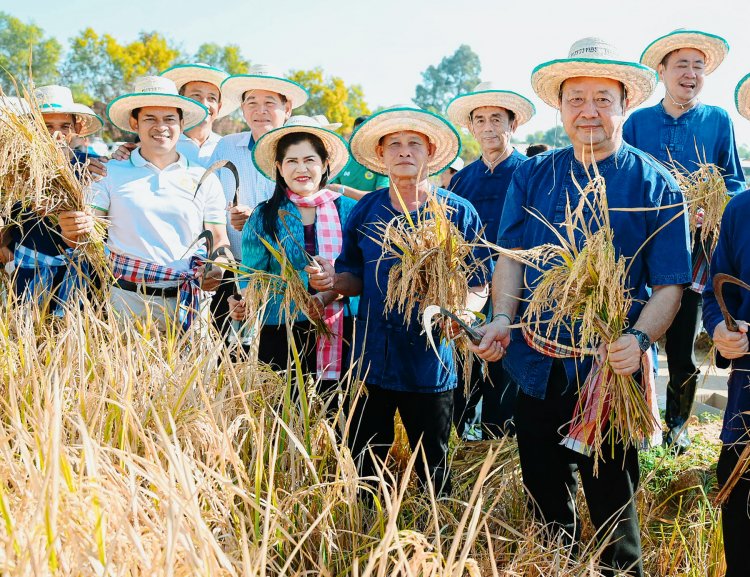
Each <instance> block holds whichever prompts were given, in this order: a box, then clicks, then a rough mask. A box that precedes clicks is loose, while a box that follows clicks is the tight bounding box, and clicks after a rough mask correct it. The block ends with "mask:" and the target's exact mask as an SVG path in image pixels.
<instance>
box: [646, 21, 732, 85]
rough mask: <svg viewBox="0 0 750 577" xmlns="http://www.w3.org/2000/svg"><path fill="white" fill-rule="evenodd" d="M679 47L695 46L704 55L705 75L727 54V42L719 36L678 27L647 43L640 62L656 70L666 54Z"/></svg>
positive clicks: (714, 68)
mask: <svg viewBox="0 0 750 577" xmlns="http://www.w3.org/2000/svg"><path fill="white" fill-rule="evenodd" d="M681 48H695V49H696V50H700V51H701V52H702V53H703V54H704V55H705V56H706V68H705V69H704V72H703V73H704V74H706V75H708V74H711V73H712V72H713V71H714V70H716V69H717V68H718V66H719V64H721V63H722V61H723V60H724V58H726V56H727V54H729V44H728V43H727V41H726V40H724V39H723V38H722V37H721V36H716V35H715V34H709V33H708V32H701V31H700V30H685V29H683V28H678V29H677V30H674V31H673V32H670V33H669V34H667V35H666V36H662V37H660V38H657V39H656V40H654V41H653V42H652V43H651V44H649V45H648V46H647V47H646V49H645V50H644V51H643V54H641V64H645V65H646V66H648V67H650V68H653V69H654V70H656V67H657V66H659V64H661V61H662V60H664V57H665V56H666V55H667V54H669V53H670V52H674V51H675V50H679V49H681Z"/></svg>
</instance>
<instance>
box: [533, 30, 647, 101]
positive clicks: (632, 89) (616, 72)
mask: <svg viewBox="0 0 750 577" xmlns="http://www.w3.org/2000/svg"><path fill="white" fill-rule="evenodd" d="M580 76H593V77H595V78H611V79H612V80H617V81H618V82H622V83H623V84H624V85H625V90H626V91H627V97H628V101H629V108H631V109H632V108H636V107H637V106H638V105H640V104H642V103H643V102H644V101H646V100H647V99H648V97H649V96H651V94H652V93H653V91H654V89H655V88H656V72H654V71H653V70H652V69H651V68H648V67H647V66H644V65H643V64H638V63H637V62H628V61H625V60H621V59H620V58H619V56H618V53H617V50H616V49H615V47H614V46H612V45H611V44H609V43H607V42H605V41H604V40H602V39H600V38H583V39H581V40H578V41H577V42H575V43H573V45H572V46H571V47H570V52H569V53H568V57H567V58H561V59H558V60H550V61H549V62H544V63H543V64H540V65H539V66H537V67H536V68H534V70H533V72H532V73H531V86H532V88H533V89H534V92H536V93H537V96H539V98H541V99H542V100H543V101H544V102H546V103H547V104H549V105H550V106H552V107H553V108H560V98H559V95H560V86H562V83H563V82H564V81H565V80H567V79H569V78H576V77H580Z"/></svg>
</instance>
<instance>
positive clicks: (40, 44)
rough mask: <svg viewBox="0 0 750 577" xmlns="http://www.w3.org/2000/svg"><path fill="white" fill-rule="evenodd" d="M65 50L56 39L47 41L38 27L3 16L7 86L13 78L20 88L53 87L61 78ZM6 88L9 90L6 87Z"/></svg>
mask: <svg viewBox="0 0 750 577" xmlns="http://www.w3.org/2000/svg"><path fill="white" fill-rule="evenodd" d="M61 52H62V47H61V46H60V43H59V42H58V41H57V40H55V39H54V38H45V37H44V31H43V30H42V29H41V28H39V27H38V26H36V25H35V24H24V23H23V22H21V21H20V20H19V19H18V18H14V17H13V16H11V15H10V14H6V13H5V12H0V71H2V72H1V73H0V79H2V84H6V82H8V81H9V80H10V79H8V78H7V74H11V75H12V76H13V78H15V80H16V82H18V83H19V84H22V83H23V84H26V83H28V81H29V63H30V62H31V75H32V79H33V81H34V84H36V85H44V84H52V83H54V82H55V81H56V80H57V78H58V71H57V65H58V62H59V61H60V54H61ZM6 88H7V86H6Z"/></svg>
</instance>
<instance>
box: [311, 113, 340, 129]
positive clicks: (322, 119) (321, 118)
mask: <svg viewBox="0 0 750 577" xmlns="http://www.w3.org/2000/svg"><path fill="white" fill-rule="evenodd" d="M312 119H313V120H315V122H317V123H318V124H320V125H321V126H322V127H323V128H327V129H328V130H338V129H339V128H341V127H342V126H344V124H343V123H342V122H331V121H329V120H328V118H326V115H325V114H313V116H312Z"/></svg>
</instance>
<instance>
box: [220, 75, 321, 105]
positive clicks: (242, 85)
mask: <svg viewBox="0 0 750 577" xmlns="http://www.w3.org/2000/svg"><path fill="white" fill-rule="evenodd" d="M248 90H268V91H269V92H276V93H277V94H283V95H284V96H285V97H286V99H287V100H288V101H289V102H290V103H291V105H292V109H295V108H299V107H300V106H302V105H303V104H304V103H305V102H307V97H308V93H307V90H305V89H304V88H303V87H302V86H300V85H299V84H297V83H296V82H294V81H293V80H288V79H286V78H283V77H282V76H281V74H279V73H278V71H276V70H274V69H273V68H272V67H271V66H269V65H268V64H258V65H256V66H251V67H250V70H249V71H248V73H247V74H237V75H235V76H230V77H229V78H227V79H226V80H224V82H222V83H221V98H222V100H223V101H224V103H225V104H227V105H229V106H230V107H232V108H233V109H237V108H239V107H240V106H241V104H242V95H243V94H244V93H245V92H247V91H248Z"/></svg>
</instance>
